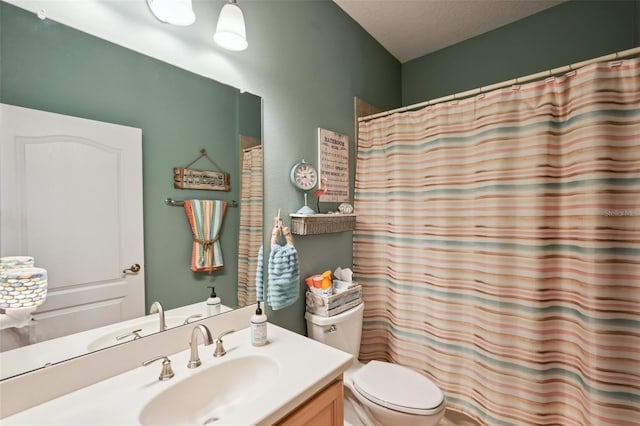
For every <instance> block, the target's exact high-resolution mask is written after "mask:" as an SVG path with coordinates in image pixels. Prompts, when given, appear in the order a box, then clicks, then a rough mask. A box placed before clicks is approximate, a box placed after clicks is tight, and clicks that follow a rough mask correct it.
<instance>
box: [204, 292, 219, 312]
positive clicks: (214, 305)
mask: <svg viewBox="0 0 640 426" xmlns="http://www.w3.org/2000/svg"><path fill="white" fill-rule="evenodd" d="M209 288H210V289H211V295H210V296H209V298H208V299H207V315H216V314H219V313H220V306H221V304H220V298H219V297H218V296H216V289H215V287H209Z"/></svg>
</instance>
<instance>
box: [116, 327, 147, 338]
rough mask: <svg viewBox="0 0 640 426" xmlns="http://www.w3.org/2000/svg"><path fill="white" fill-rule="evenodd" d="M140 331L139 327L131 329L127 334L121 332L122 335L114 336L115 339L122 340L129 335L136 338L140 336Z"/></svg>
mask: <svg viewBox="0 0 640 426" xmlns="http://www.w3.org/2000/svg"><path fill="white" fill-rule="evenodd" d="M141 331H142V329H141V328H139V329H137V330H133V331H132V332H130V333H127V334H123V335H122V336H116V340H122V339H125V338H127V337H129V336H133V340H138V339H139V338H141V337H142V336H141V335H140V332H141Z"/></svg>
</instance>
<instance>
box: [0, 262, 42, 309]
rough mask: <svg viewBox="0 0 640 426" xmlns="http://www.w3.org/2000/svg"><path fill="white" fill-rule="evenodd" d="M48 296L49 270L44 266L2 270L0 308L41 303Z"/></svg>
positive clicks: (0, 271) (24, 306) (25, 306)
mask: <svg viewBox="0 0 640 426" xmlns="http://www.w3.org/2000/svg"><path fill="white" fill-rule="evenodd" d="M46 297H47V271H46V270H45V269H42V268H18V269H3V270H0V308H2V309H6V310H8V309H11V308H27V307H30V306H34V307H35V306H38V305H41V304H42V303H43V302H44V300H45V299H46Z"/></svg>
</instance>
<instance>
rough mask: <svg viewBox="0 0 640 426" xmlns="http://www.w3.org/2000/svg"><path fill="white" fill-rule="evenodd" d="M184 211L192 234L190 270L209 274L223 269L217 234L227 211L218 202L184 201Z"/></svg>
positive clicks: (222, 202) (224, 204) (224, 205)
mask: <svg viewBox="0 0 640 426" xmlns="http://www.w3.org/2000/svg"><path fill="white" fill-rule="evenodd" d="M184 211H185V213H186V215H187V219H188V220H189V225H190V226H191V231H192V232H193V250H192V253H191V270H192V271H194V272H210V271H215V270H217V269H220V268H222V267H223V262H222V250H221V248H220V241H219V234H220V228H221V227H222V220H223V219H224V214H225V212H226V211H227V202H226V201H220V200H185V202H184Z"/></svg>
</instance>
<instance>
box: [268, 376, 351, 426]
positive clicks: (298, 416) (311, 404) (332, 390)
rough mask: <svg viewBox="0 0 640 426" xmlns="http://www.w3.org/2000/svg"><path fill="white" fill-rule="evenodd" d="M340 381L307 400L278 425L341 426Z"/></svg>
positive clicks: (341, 394)
mask: <svg viewBox="0 0 640 426" xmlns="http://www.w3.org/2000/svg"><path fill="white" fill-rule="evenodd" d="M342 398H343V391H342V380H337V381H335V382H333V383H332V384H330V385H329V386H327V387H326V388H324V389H323V390H322V391H320V392H319V393H317V394H316V395H315V396H314V397H312V398H311V399H309V400H307V402H305V403H304V404H302V405H301V406H300V407H298V409H297V410H296V411H294V412H293V413H292V414H290V415H289V417H287V418H286V419H284V421H282V422H281V423H280V425H283V426H301V425H304V426H342V424H343V423H344V406H343V399H342Z"/></svg>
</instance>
